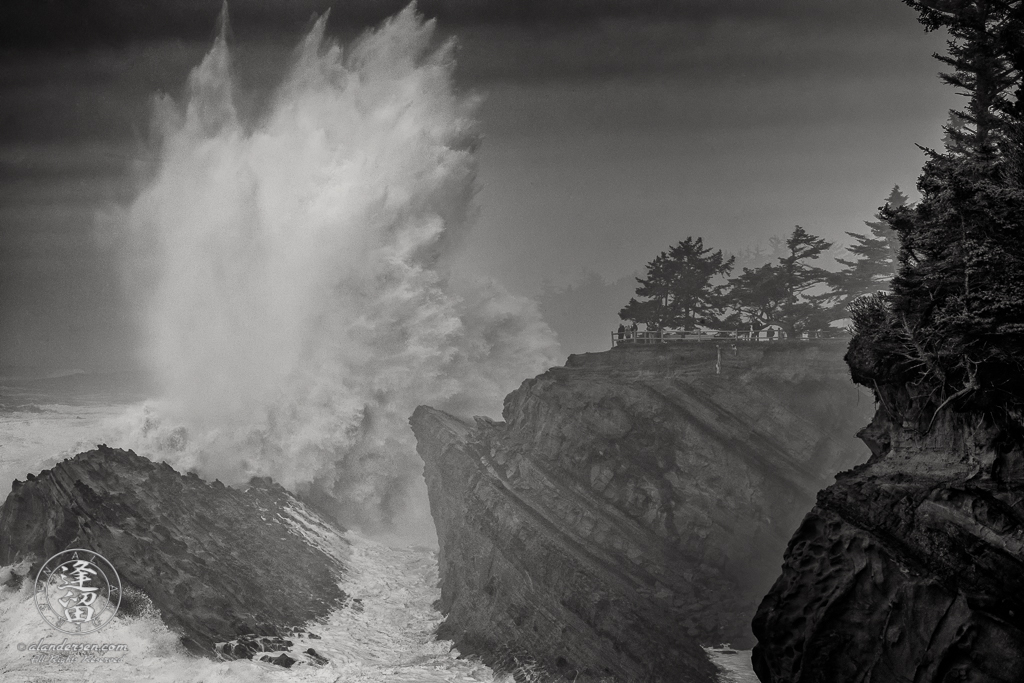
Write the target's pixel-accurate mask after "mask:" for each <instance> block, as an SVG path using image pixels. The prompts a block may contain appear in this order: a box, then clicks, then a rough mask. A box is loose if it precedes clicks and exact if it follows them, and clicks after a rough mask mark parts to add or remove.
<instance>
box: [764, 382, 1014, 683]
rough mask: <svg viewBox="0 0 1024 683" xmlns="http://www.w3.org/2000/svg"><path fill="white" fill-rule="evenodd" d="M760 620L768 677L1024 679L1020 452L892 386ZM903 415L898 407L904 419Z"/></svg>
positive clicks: (791, 681)
mask: <svg viewBox="0 0 1024 683" xmlns="http://www.w3.org/2000/svg"><path fill="white" fill-rule="evenodd" d="M882 398H883V402H882V403H881V404H880V405H879V410H878V414H877V415H876V416H875V419H874V420H873V422H872V424H871V425H870V426H869V427H868V428H866V429H865V430H864V433H863V438H864V440H865V442H867V443H868V444H869V445H871V446H872V451H873V456H872V459H871V462H870V463H869V464H867V465H865V466H862V467H858V468H857V469H855V470H854V471H852V472H847V473H844V474H841V475H839V476H838V477H837V482H836V484H835V485H833V486H831V487H829V488H828V489H826V490H825V491H823V492H822V493H821V494H820V495H819V497H818V503H817V505H816V506H815V507H814V509H813V510H812V511H811V513H810V514H809V515H808V516H807V518H806V519H805V520H804V522H803V523H802V524H801V525H800V528H799V529H798V530H797V532H796V534H795V535H794V536H793V539H792V540H791V541H790V544H789V547H788V549H787V551H786V556H785V565H784V567H783V571H782V576H781V577H779V579H778V581H777V582H776V583H775V585H774V586H773V587H772V589H771V592H770V593H769V594H768V595H767V597H765V599H764V601H763V602H762V604H761V606H760V608H759V609H758V612H757V616H756V618H755V620H754V632H755V635H756V636H757V638H758V641H759V643H758V645H757V646H756V647H755V649H754V667H755V671H756V672H757V675H758V677H759V678H760V679H761V680H762V681H764V682H765V683H768V682H772V683H783V682H785V683H810V682H812V681H813V682H818V681H822V682H831V681H872V683H887V682H889V681H892V682H893V683H895V682H897V681H901V682H902V681H913V682H914V683H939V682H940V681H941V682H946V681H974V682H986V683H995V682H997V681H998V682H1002V683H1020V682H1021V681H1024V452H1022V450H1021V445H1020V440H1019V439H1012V438H1008V437H1007V435H1006V434H1004V433H1001V432H999V431H998V430H995V429H993V428H991V427H989V426H986V425H985V424H984V423H978V422H975V421H973V420H964V419H963V418H958V417H957V416H955V415H950V414H948V413H947V414H943V415H941V417H940V419H938V420H936V421H935V423H934V424H933V425H932V427H931V429H930V430H927V427H928V422H929V421H930V416H928V415H925V416H922V418H921V419H920V420H917V419H913V420H906V417H904V416H908V415H913V414H914V413H915V411H914V409H913V406H912V405H911V403H910V401H909V400H908V398H907V396H905V395H896V394H894V393H892V392H889V393H888V395H885V396H883V397H882ZM897 420H898V421H897Z"/></svg>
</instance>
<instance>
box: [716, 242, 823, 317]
mask: <svg viewBox="0 0 1024 683" xmlns="http://www.w3.org/2000/svg"><path fill="white" fill-rule="evenodd" d="M831 247H832V243H831V242H826V241H825V240H824V239H822V238H820V237H818V236H817V235H812V234H811V233H809V232H807V231H806V230H805V229H803V228H801V227H800V226H799V225H798V226H796V228H795V229H794V230H793V233H792V234H791V235H790V236H789V238H788V239H787V240H786V241H785V251H784V252H783V253H782V255H781V256H780V257H779V258H778V260H777V262H776V263H767V264H765V265H763V266H761V267H760V268H744V269H743V272H742V273H741V274H740V275H739V276H738V277H735V278H733V279H732V280H730V281H729V284H730V285H732V290H731V292H730V297H729V302H730V303H729V305H730V306H731V307H732V308H734V309H736V310H738V311H740V313H742V315H743V316H744V317H745V318H746V319H747V320H749V321H751V322H757V323H759V324H762V325H766V324H770V323H775V324H778V325H781V326H782V327H783V328H784V329H785V330H786V332H787V333H788V334H789V335H795V334H797V333H799V332H802V331H804V330H814V329H819V328H821V327H824V326H825V325H827V324H828V322H829V321H828V317H829V316H828V313H827V308H826V307H825V305H824V304H825V301H827V300H828V299H830V298H831V297H833V296H834V295H833V294H832V292H831V291H830V290H827V289H823V288H822V286H823V285H825V284H826V283H827V282H829V279H830V276H831V274H830V273H829V272H828V271H826V270H825V269H823V268H819V267H818V266H815V265H813V263H812V262H813V261H815V260H817V259H818V257H820V256H821V255H822V254H823V253H824V252H826V251H827V250H828V249H830V248H831ZM816 290H820V291H816Z"/></svg>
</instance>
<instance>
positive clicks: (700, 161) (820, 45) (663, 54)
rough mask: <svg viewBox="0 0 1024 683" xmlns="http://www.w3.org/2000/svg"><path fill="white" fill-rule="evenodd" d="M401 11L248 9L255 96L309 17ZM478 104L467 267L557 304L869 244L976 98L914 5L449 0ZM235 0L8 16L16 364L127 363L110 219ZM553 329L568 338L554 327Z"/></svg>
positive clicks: (247, 49)
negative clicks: (691, 262) (944, 66)
mask: <svg viewBox="0 0 1024 683" xmlns="http://www.w3.org/2000/svg"><path fill="white" fill-rule="evenodd" d="M401 4H402V3H399V2H393V1H392V0H349V1H348V2H345V1H343V0H338V1H337V2H334V3H332V2H327V1H325V0H236V1H235V2H233V3H231V6H230V7H231V14H232V27H233V40H234V44H235V49H236V53H235V55H236V65H237V68H238V71H239V77H240V79H241V81H242V85H243V88H244V89H245V90H246V91H247V92H248V93H250V96H249V97H250V101H249V102H248V103H247V106H249V107H251V108H253V109H258V107H259V100H260V95H261V93H264V92H265V91H266V90H267V89H268V88H270V87H271V86H272V85H273V84H274V83H275V82H276V79H277V78H278V77H279V76H280V74H281V72H282V71H283V69H284V67H285V66H286V61H287V55H288V54H289V52H290V50H291V49H292V47H293V45H294V44H295V42H296V41H297V40H298V38H299V37H300V35H301V33H302V31H303V29H304V28H305V27H306V26H308V24H309V17H310V15H311V14H312V13H314V12H317V11H321V10H323V9H325V8H327V7H332V23H331V27H332V30H333V31H334V32H335V33H337V34H338V35H341V36H342V37H349V36H352V35H354V34H356V33H357V32H358V31H359V30H361V28H362V27H364V26H367V25H372V24H374V23H375V22H377V21H379V20H380V19H381V18H383V17H384V16H386V15H387V14H388V13H390V12H391V11H393V10H395V9H397V8H399V7H400V6H401ZM419 6H420V8H421V10H423V11H424V12H425V13H427V14H428V15H431V16H437V17H439V20H440V26H441V32H442V33H443V34H445V35H456V36H457V37H458V39H459V41H460V45H461V48H460V52H459V70H458V78H459V82H460V85H461V86H462V87H464V88H466V89H471V90H474V91H478V92H481V93H483V94H484V95H485V96H486V100H485V102H484V105H483V108H482V110H481V118H482V126H483V131H484V135H485V140H484V145H483V148H482V150H481V155H482V156H481V166H482V167H481V183H482V191H481V193H480V203H481V216H480V221H479V225H478V227H477V229H476V232H475V233H474V234H473V236H472V237H471V239H470V243H469V245H468V250H467V256H466V262H467V263H468V264H470V265H471V267H472V268H475V269H477V270H479V271H480V272H481V273H485V274H488V275H492V276H495V277H497V278H498V279H499V280H501V281H502V282H503V283H505V284H506V285H507V286H508V287H509V288H511V289H513V290H514V291H517V292H522V293H528V294H532V293H536V292H537V291H538V290H539V289H540V287H541V286H542V284H543V282H544V281H545V280H547V281H550V282H554V283H556V284H565V283H567V282H571V281H572V280H573V279H574V278H577V277H579V275H580V274H581V273H582V271H583V270H584V269H590V270H594V271H598V272H599V273H601V274H602V275H603V276H604V277H605V279H607V280H615V279H618V278H621V277H623V276H625V275H629V274H630V273H633V272H635V271H639V270H641V269H642V268H643V265H644V263H645V262H646V261H647V260H649V259H650V258H651V257H652V256H653V255H654V254H655V253H657V252H658V251H660V250H662V249H664V248H666V247H667V246H668V245H669V244H671V243H673V242H675V241H677V240H679V239H682V238H684V237H686V236H687V235H700V236H703V237H704V238H705V241H706V242H708V243H710V244H712V245H715V246H721V247H723V248H726V249H738V248H742V247H743V246H746V245H753V244H756V243H758V242H764V241H766V240H767V238H768V237H769V236H771V235H777V234H783V233H786V232H788V231H789V230H791V229H792V226H793V225H794V224H800V225H803V226H804V227H806V228H807V229H808V230H810V231H812V232H815V233H819V234H822V235H825V236H826V237H829V238H834V239H843V232H844V231H846V230H858V229H860V228H861V227H862V221H864V220H866V219H869V218H870V217H871V215H872V214H873V213H874V211H875V210H876V208H877V207H878V206H879V204H880V203H881V202H882V200H883V199H884V198H885V196H887V194H888V191H889V189H890V188H891V187H892V185H893V184H899V185H901V186H902V187H904V188H906V189H910V188H912V187H913V185H914V182H915V179H916V177H917V174H918V170H919V168H920V166H921V163H922V160H923V157H922V154H921V152H920V150H918V149H917V147H915V143H917V144H922V145H925V146H937V145H938V144H939V139H940V137H941V130H940V126H941V124H942V123H943V122H944V121H945V118H946V110H947V109H948V108H949V107H951V106H955V105H956V104H957V101H956V96H955V95H954V94H953V93H952V92H950V91H949V90H948V89H947V88H945V87H944V86H942V85H941V84H940V83H939V81H938V79H937V77H936V73H937V71H938V70H939V64H938V63H937V62H935V61H934V60H933V59H932V58H931V53H932V52H934V51H936V50H941V49H942V48H943V37H942V36H941V35H937V34H926V33H924V31H923V30H922V28H921V26H920V25H919V24H918V23H917V22H916V17H915V15H914V13H913V11H911V10H910V9H909V8H907V7H906V6H905V5H903V4H902V3H901V2H899V1H898V0H828V1H823V0H814V1H811V0H806V1H805V0H793V1H790V0H777V1H771V0H716V1H711V0H707V1H705V0H661V1H655V0H596V1H595V0H589V1H587V2H584V1H583V0H576V1H573V2H570V1H569V0H560V1H559V0H554V1H552V0H547V1H543V2H542V1H541V0H522V1H519V2H509V1H507V0H501V1H499V0H495V1H494V2H490V1H488V0H435V1H432V2H421V3H420V5H419ZM219 7H220V3H219V2H212V1H207V0H170V1H167V0H159V1H158V0H93V1H90V2H85V1H82V0H34V1H28V0H12V1H11V2H5V3H3V4H2V6H0V46H2V47H0V374H2V372H3V371H4V368H7V369H8V370H9V369H10V368H11V367H12V366H43V367H47V368H51V369H61V368H73V367H79V368H83V369H117V368H124V367H130V366H131V365H132V358H133V348H134V344H135V342H134V338H133V335H132V331H131V321H130V318H129V316H128V314H127V311H126V309H125V307H124V305H123V303H122V299H121V294H120V290H119V285H118V277H117V268H116V264H115V263H114V262H113V256H112V253H113V250H112V249H110V245H105V244H104V243H103V241H102V239H99V238H98V237H97V235H101V234H102V231H99V230H97V224H102V221H103V215H104V213H105V212H108V211H109V210H110V207H111V206H114V205H116V204H117V203H127V202H128V201H130V199H131V197H132V193H133V191H134V187H133V183H134V182H135V181H134V180H133V179H134V178H136V177H138V176H139V173H138V171H139V169H140V168H144V167H145V164H146V163H147V152H146V140H147V139H148V133H147V126H148V121H149V102H150V97H151V96H152V94H153V93H154V92H157V91H161V90H163V91H169V92H171V93H172V94H173V93H177V92H179V91H180V89H181V87H182V85H183V83H184V80H185V77H186V76H187V73H188V71H189V69H190V68H191V67H192V66H194V65H195V64H196V63H197V62H198V60H199V59H200V58H201V56H202V54H203V53H204V51H205V50H206V49H207V47H208V44H209V41H210V39H211V37H212V36H213V34H214V26H215V17H216V15H217V12H218V11H219ZM556 327H557V325H556Z"/></svg>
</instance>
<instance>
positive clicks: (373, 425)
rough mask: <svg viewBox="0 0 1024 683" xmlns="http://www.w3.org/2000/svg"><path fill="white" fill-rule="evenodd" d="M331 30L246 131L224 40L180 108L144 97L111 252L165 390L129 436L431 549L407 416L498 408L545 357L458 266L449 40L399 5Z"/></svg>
mask: <svg viewBox="0 0 1024 683" xmlns="http://www.w3.org/2000/svg"><path fill="white" fill-rule="evenodd" d="M325 25H326V17H322V18H320V20H319V21H317V22H316V24H315V25H314V27H313V28H312V30H311V31H310V33H309V34H308V35H307V36H306V37H305V38H304V39H303V40H302V41H301V43H300V45H299V47H298V48H297V50H296V53H295V56H294V64H293V66H292V68H291V70H290V72H289V73H288V75H287V76H286V77H285V79H284V81H283V82H282V83H281V84H280V86H279V88H278V90H277V92H276V94H275V95H274V96H273V97H272V98H271V100H270V102H269V104H268V105H267V107H266V110H265V111H264V112H263V113H262V114H261V115H260V116H259V118H258V119H256V120H242V118H240V115H239V113H238V111H237V109H236V107H235V105H234V101H233V97H234V95H235V88H236V86H235V84H234V82H233V81H232V71H231V55H230V49H229V44H228V41H227V40H226V39H225V34H226V31H224V30H222V31H221V34H220V37H218V38H217V39H216V40H215V42H214V45H213V47H212V48H211V50H210V52H209V53H208V54H207V55H206V57H205V59H204V60H203V61H202V63H201V64H200V65H199V66H197V67H196V68H195V69H194V71H193V72H192V74H191V76H190V78H189V81H188V87H187V91H186V95H185V97H184V101H183V102H180V103H179V102H175V101H172V100H171V99H170V98H168V97H161V98H160V99H159V100H158V102H157V105H156V108H155V109H156V113H155V124H156V125H155V129H156V130H157V131H158V135H159V138H160V140H159V149H160V152H159V162H158V165H157V167H156V168H155V170H154V174H153V176H152V177H151V179H150V180H149V181H148V184H147V185H146V186H145V188H144V190H143V191H142V192H141V193H140V194H139V196H138V198H137V200H136V201H135V202H134V204H133V205H132V206H131V207H130V209H129V210H128V211H127V212H126V219H125V221H124V222H125V234H124V240H123V246H122V249H123V253H124V255H125V258H124V259H123V262H124V266H125V281H126V283H127V284H128V286H129V289H130V292H131V294H132V296H133V298H134V300H135V303H136V304H137V306H138V310H139V311H140V315H141V316H142V317H141V321H142V324H143V327H144V329H145V331H146V333H147V344H146V349H145V362H146V364H147V366H148V367H149V368H150V370H151V371H152V373H153V374H154V375H155V377H156V379H157V380H158V381H159V384H160V386H161V387H162V388H163V394H162V398H161V399H160V400H159V401H156V402H152V403H150V404H149V405H147V406H146V407H145V408H142V409H140V411H141V412H140V414H138V415H133V416H130V417H129V418H128V419H126V421H125V424H124V425H123V429H124V431H125V435H124V438H125V439H126V440H127V441H128V443H129V445H132V446H134V447H136V448H137V449H138V450H139V451H140V452H143V453H147V454H149V455H151V456H153V457H156V458H159V459H163V460H167V461H169V462H171V463H172V464H174V465H175V466H177V467H180V468H183V469H185V468H195V469H197V470H198V471H199V472H200V473H201V474H203V475H204V476H207V477H211V478H212V477H217V478H220V479H222V480H223V481H225V482H228V483H234V482H240V481H245V480H247V479H248V478H249V477H251V476H253V475H261V476H271V477H273V478H274V479H275V480H277V481H279V482H281V483H282V484H284V485H285V486H287V487H289V488H292V489H293V490H296V489H297V490H302V489H303V488H304V487H308V486H309V485H310V484H311V483H315V485H316V486H317V487H318V488H320V489H322V490H324V491H327V492H329V493H330V494H332V495H333V497H334V498H335V500H337V501H338V505H339V511H340V514H341V516H342V521H343V523H347V524H349V525H352V526H355V527H357V528H361V529H363V530H366V531H371V532H384V531H387V530H388V529H389V527H394V525H397V526H398V527H399V528H400V529H401V528H403V527H404V531H405V532H407V535H411V536H415V535H416V534H418V533H421V532H422V533H429V534H430V535H431V536H432V531H426V529H432V526H431V524H430V520H429V516H428V513H427V510H426V505H425V488H424V486H423V483H422V462H421V461H420V460H419V458H418V456H417V455H416V453H415V440H414V439H413V436H412V432H411V430H410V428H409V426H408V423H407V420H408V417H409V416H410V414H411V413H412V411H413V410H414V408H415V407H416V406H417V405H419V404H430V405H434V406H437V407H440V408H443V409H447V410H450V411H453V412H457V413H463V414H474V413H475V414H495V413H497V412H498V411H499V410H500V407H501V399H502V398H503V396H504V395H505V394H506V393H507V392H508V391H510V390H511V389H513V388H515V387H516V386H518V384H519V383H520V382H521V381H522V380H524V379H526V378H528V377H531V376H533V375H535V374H537V373H538V372H540V371H542V370H543V369H545V368H546V367H548V366H550V365H552V364H553V363H554V361H555V358H556V354H557V344H556V342H555V339H554V335H553V334H552V332H551V331H550V329H549V328H548V327H547V326H546V325H545V324H544V323H543V321H542V320H541V318H540V315H539V313H538V311H537V308H536V306H535V305H534V303H533V302H531V301H529V300H526V299H522V298H518V297H514V296H512V295H510V294H508V293H506V292H505V291H504V290H502V289H501V288H500V287H499V286H498V285H496V284H494V283H481V282H466V281H463V280H460V278H459V277H458V273H453V272H451V269H450V264H451V262H452V258H451V257H452V256H453V254H454V253H455V252H456V250H457V249H458V248H459V244H460V242H461V240H462V238H463V236H464V235H465V234H466V231H467V230H468V229H469V228H470V227H471V225H472V222H473V218H474V211H475V206H474V194H475V190H476V185H475V178H476V170H477V161H476V158H475V149H476V147H477V145H478V142H479V137H478V132H477V125H476V119H475V115H476V107H477V101H476V100H475V99H474V98H473V97H470V96H466V95H463V94H460V93H459V92H457V91H456V89H455V88H454V84H453V79H452V71H453V68H454V61H453V44H452V43H451V42H447V43H443V44H440V45H439V44H438V41H436V40H435V38H434V35H433V34H434V25H433V22H426V21H423V20H422V18H420V17H419V16H417V15H416V13H415V12H414V11H413V9H412V8H408V9H406V10H405V11H403V12H402V13H400V14H399V15H397V16H396V17H394V18H393V19H391V20H390V21H388V22H387V23H386V24H384V25H383V26H382V27H380V28H379V29H378V30H376V31H374V32H372V33H368V34H367V35H365V36H363V37H362V38H361V39H360V40H359V41H357V42H356V43H355V44H354V45H352V46H346V47H344V48H343V47H342V46H341V45H339V44H337V43H336V42H335V41H333V40H331V39H329V38H328V37H325V35H324V29H325ZM112 445H114V444H112Z"/></svg>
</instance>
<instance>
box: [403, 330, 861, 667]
mask: <svg viewBox="0 0 1024 683" xmlns="http://www.w3.org/2000/svg"><path fill="white" fill-rule="evenodd" d="M719 351H722V357H721V366H720V371H716V364H717V363H718V352H719ZM842 352H843V349H842V344H841V343H835V344H833V343H829V342H823V343H818V344H814V343H800V342H791V343H777V344H761V345H757V344H754V345H749V344H748V345H741V346H740V347H739V348H737V349H735V355H734V350H733V348H732V347H731V345H728V344H722V345H721V348H716V345H715V344H714V343H710V344H705V343H702V344H689V345H685V346H682V345H680V346H674V347H649V348H643V347H638V348H629V349H625V348H624V349H616V350H613V351H610V352H606V353H602V354H587V355H584V356H572V357H570V359H569V362H568V363H567V364H566V367H564V368H553V369H552V370H550V371H548V372H546V373H544V374H543V375H541V376H539V377H537V378H535V379H532V380H528V381H526V382H525V383H524V384H523V385H522V387H520V388H519V389H518V390H517V391H515V392H513V393H512V394H510V395H509V396H508V397H507V398H506V400H505V408H504V419H505V421H504V422H494V421H491V420H488V419H484V418H476V419H475V421H465V420H461V419H458V418H456V417H453V416H451V415H447V414H445V413H442V412H441V411H438V410H434V409H431V408H426V407H421V408H419V409H417V411H416V413H415V414H414V415H413V417H412V420H411V423H412V426H413V430H414V432H415V433H416V437H417V442H418V448H419V452H420V454H421V456H422V457H423V460H424V462H425V465H426V466H425V476H426V479H427V488H428V492H429V495H430V505H431V512H432V514H433V517H434V520H435V522H436V525H437V530H438V539H439V543H440V575H441V601H440V604H439V607H440V608H441V610H442V612H443V613H444V614H446V615H447V619H446V621H445V622H444V623H443V625H442V626H441V629H440V635H442V636H443V637H445V638H451V639H453V640H454V641H455V643H456V645H457V646H458V647H459V649H460V651H462V652H472V653H477V654H480V655H482V656H483V657H484V659H485V661H487V662H488V663H490V664H492V665H493V666H497V667H498V668H499V669H500V668H505V669H515V668H516V667H523V666H527V667H531V668H534V669H536V670H540V671H543V672H545V675H548V676H550V677H551V678H558V677H565V678H567V679H569V680H578V681H581V682H582V681H588V680H604V679H610V680H621V681H630V682H634V681H678V680H688V681H694V682H699V681H710V680H712V678H713V675H714V671H713V668H712V667H711V665H710V664H709V663H708V661H707V658H706V657H705V656H704V653H703V651H702V650H701V649H700V647H699V646H700V645H701V644H718V643H722V642H730V643H732V644H734V645H737V646H741V647H742V646H749V644H750V643H751V642H752V639H751V637H750V633H749V623H750V618H751V617H752V615H753V613H754V609H755V607H756V605H757V602H758V600H759V599H760V597H761V596H762V595H763V594H764V591H765V590H767V588H768V586H769V585H770V584H771V581H772V579H773V578H774V576H775V575H776V573H777V567H778V566H779V563H780V561H781V557H782V552H783V549H784V547H785V543H786V540H787V539H788V537H789V535H790V534H791V533H792V532H793V530H794V529H795V528H796V527H797V525H798V524H799V521H800V519H801V518H802V516H803V515H804V514H805V513H806V511H807V510H808V509H809V508H810V507H811V505H812V504H813V500H814V494H815V493H816V492H817V491H818V490H819V489H820V488H822V487H823V486H825V485H827V484H828V483H830V482H831V481H832V477H833V474H834V473H835V472H836V471H838V470H841V469H844V468H846V467H849V466H852V465H854V464H856V463H858V462H863V460H864V459H866V457H867V450H866V449H865V448H864V447H863V446H862V445H861V444H858V443H857V442H856V440H855V439H853V438H852V434H853V433H854V432H855V431H856V427H857V426H859V425H860V424H863V421H864V420H866V419H867V416H868V414H869V413H870V410H871V403H870V400H867V399H865V397H863V396H862V395H861V394H859V392H858V390H857V389H856V388H855V387H854V386H852V385H851V384H850V383H849V379H848V377H847V374H846V370H845V366H844V365H843V363H842V360H841V356H842Z"/></svg>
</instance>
